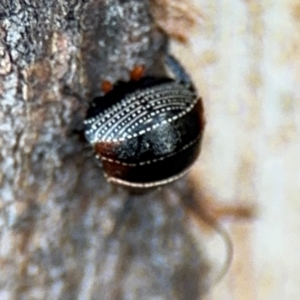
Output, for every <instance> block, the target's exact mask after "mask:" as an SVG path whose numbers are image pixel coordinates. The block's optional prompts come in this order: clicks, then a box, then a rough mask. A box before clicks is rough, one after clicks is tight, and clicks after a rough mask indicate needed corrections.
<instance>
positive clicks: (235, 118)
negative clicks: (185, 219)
mask: <svg viewBox="0 0 300 300" xmlns="http://www.w3.org/2000/svg"><path fill="white" fill-rule="evenodd" d="M198 4H199V7H200V8H201V11H202V13H203V15H204V16H205V23H204V24H203V26H202V30H201V31H200V32H199V33H198V34H194V35H193V37H190V39H189V43H188V45H189V46H190V47H189V48H187V45H184V46H182V45H178V44H177V45H174V48H173V49H174V51H175V53H176V54H177V56H179V57H181V58H184V59H183V61H184V62H185V63H186V67H187V68H188V69H189V70H191V72H192V74H193V77H194V80H195V81H196V82H197V84H198V88H199V90H200V93H201V94H202V95H203V98H204V101H205V108H206V115H207V132H206V136H205V139H204V144H203V152H202V155H201V157H200V159H199V161H198V164H197V166H195V168H194V169H193V172H192V177H193V181H197V180H199V181H200V182H201V187H202V190H203V187H204V188H205V190H206V193H207V194H209V195H211V196H214V198H215V199H217V200H219V201H222V200H223V203H224V204H225V203H229V204H234V203H243V204H247V203H254V204H256V205H257V208H258V216H257V218H256V219H254V220H252V221H250V222H249V221H247V222H243V223H240V222H234V223H232V222H230V223H229V222H226V223H225V224H227V226H226V227H228V228H229V229H230V232H231V236H232V238H233V243H234V249H235V250H234V260H233V264H232V266H231V268H230V270H229V272H228V274H227V275H226V276H225V278H224V280H223V281H222V282H221V283H220V284H219V285H218V286H216V287H215V288H214V289H212V291H211V293H210V294H209V295H207V297H206V298H205V299H214V300H219V299H222V300H226V299H228V300H229V299H230V300H233V299H237V300H243V299H245V300H254V299H255V300H256V299H258V300H274V299H292V300H296V299H299V295H300V289H299V287H300V281H299V280H300V277H299V273H300V264H299V262H300V252H299V249H300V238H299V228H300V218H299V215H300V159H299V153H300V138H299V136H300V132H299V120H300V104H299V103H300V102H299V80H300V76H299V45H300V39H299V29H300V27H299V11H300V10H299V7H300V5H299V1H290V0H289V1H275V0H272V1H204V0H203V1H198ZM187 49H188V50H187ZM223 224H224V223H223Z"/></svg>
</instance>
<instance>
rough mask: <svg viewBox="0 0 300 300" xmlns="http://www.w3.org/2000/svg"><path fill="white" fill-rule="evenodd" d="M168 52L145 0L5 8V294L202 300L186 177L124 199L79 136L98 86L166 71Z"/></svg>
mask: <svg viewBox="0 0 300 300" xmlns="http://www.w3.org/2000/svg"><path fill="white" fill-rule="evenodd" d="M166 46H167V38H166V37H165V36H164V35H163V34H162V33H161V32H160V31H159V30H158V29H157V28H156V26H155V23H154V21H153V18H152V16H151V15H150V3H149V2H148V1H146V0H143V1H141V0H127V1H124V0H123V1H121V0H119V1H117V0H90V1H78V0H77V1H70V0H68V1H67V0H61V1H49V0H32V1H27V0H24V1H21V0H16V1H8V0H4V1H3V0H2V1H1V2H0V147H1V148H0V151H1V152H0V153H1V156H0V165H1V170H2V172H1V176H0V184H1V188H0V205H1V218H0V262H1V267H0V299H2V300H3V299H26V300H28V299H51V300H53V299H64V300H68V299H70V300H74V299H80V300H85V299H95V300H96V299H103V300H106V299H143V300H145V299H191V300H192V299H199V298H200V297H201V294H202V293H203V291H204V286H206V275H207V272H208V269H209V266H208V263H207V262H206V260H205V258H204V257H203V254H202V253H201V249H200V248H201V246H199V245H198V244H199V243H198V242H196V241H195V235H194V234H193V233H192V231H191V227H192V225H191V222H190V218H189V215H187V212H186V210H185V209H184V208H183V206H182V205H181V204H180V200H181V199H182V198H184V197H189V196H188V195H190V189H189V185H188V184H187V179H182V180H180V181H179V182H177V183H175V184H172V185H170V186H167V187H165V188H163V189H160V190H152V191H149V192H147V193H145V194H140V195H130V194H129V192H128V191H126V190H124V189H122V188H119V187H114V186H111V185H109V184H108V183H106V181H105V180H104V177H103V174H102V171H101V168H99V167H98V166H97V164H96V163H95V160H94V159H93V157H92V156H91V155H90V149H89V147H87V146H88V145H87V144H86V142H85V141H84V139H83V138H82V123H83V119H84V116H85V111H86V108H87V105H88V103H89V101H90V99H92V97H93V96H95V95H97V94H99V93H101V89H100V86H101V82H102V81H103V80H109V81H111V82H116V81H117V80H120V79H122V80H128V79H129V72H130V70H132V68H133V67H134V66H136V65H145V66H146V70H147V72H148V73H151V74H155V73H160V72H163V64H162V61H163V56H164V54H165V51H166V49H167V47H166ZM127 199H131V201H130V203H131V206H130V209H128V212H127V213H126V211H125V210H124V209H125V208H124V203H125V201H126V200H127ZM116 224H117V225H118V224H119V225H118V226H119V227H118V230H117V231H116V232H115V233H114V234H113V235H111V234H110V233H111V231H112V228H114V227H115V225H116ZM200 239H201V238H200Z"/></svg>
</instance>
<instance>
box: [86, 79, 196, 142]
mask: <svg viewBox="0 0 300 300" xmlns="http://www.w3.org/2000/svg"><path fill="white" fill-rule="evenodd" d="M197 101H198V99H197V95H196V92H193V91H191V90H190V89H189V88H188V86H186V85H184V84H181V83H178V82H169V83H165V84H160V85H157V86H154V87H150V88H145V89H143V90H137V91H136V92H134V93H131V94H128V95H126V96H125V97H124V99H122V100H121V101H120V102H118V103H116V104H115V105H113V106H112V107H110V108H108V109H106V110H104V111H103V112H102V113H99V114H98V115H97V116H95V117H92V118H89V119H86V120H85V126H86V136H87V138H88V139H89V141H90V143H92V144H94V143H96V142H118V141H124V140H127V139H131V138H134V137H137V136H139V135H143V134H145V133H146V132H150V131H151V130H153V129H155V128H157V127H158V126H160V125H161V124H163V123H171V122H173V121H175V120H176V119H178V118H181V117H182V116H184V115H185V114H187V113H188V112H189V111H191V109H192V108H193V107H194V106H195V104H196V103H197ZM171 111H174V114H173V116H172V117H169V118H168V119H165V120H162V121H160V122H159V123H153V118H155V117H156V116H159V115H160V114H163V113H166V112H171ZM143 124H144V126H142V125H143ZM147 124H149V125H148V126H147ZM138 126H139V128H142V129H140V130H139V131H138V130H137V129H136V128H137V127H138Z"/></svg>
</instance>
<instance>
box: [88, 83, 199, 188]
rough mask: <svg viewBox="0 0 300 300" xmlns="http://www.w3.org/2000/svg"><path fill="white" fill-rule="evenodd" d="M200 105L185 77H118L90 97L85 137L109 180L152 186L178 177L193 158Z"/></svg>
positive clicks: (194, 157) (197, 136)
mask: <svg viewBox="0 0 300 300" xmlns="http://www.w3.org/2000/svg"><path fill="white" fill-rule="evenodd" d="M203 129H204V117H203V107H202V102H201V99H199V98H198V96H197V93H196V90H195V89H194V87H193V86H192V85H191V84H189V83H188V82H179V81H176V80H173V79H170V78H156V77H144V78H142V79H140V80H139V81H130V82H118V83H117V84H116V85H115V86H114V89H113V90H112V91H110V92H109V93H107V94H106V95H105V96H103V97H98V98H95V99H94V100H93V103H92V105H91V107H90V108H89V110H88V112H87V117H86V120H85V136H86V138H87V140H88V141H89V142H90V144H92V146H93V147H94V150H95V152H96V154H97V157H99V159H100V160H101V161H102V164H103V169H104V172H105V175H106V177H107V179H108V181H111V182H114V183H118V184H122V185H126V186H132V187H153V186H159V185H162V184H166V183H168V182H171V181H173V180H175V179H177V178H179V177H180V176H182V175H183V174H184V173H185V172H186V171H187V170H188V168H189V167H190V166H191V165H192V164H193V162H194V161H195V160H196V159H197V156H198V154H199V151H200V146H201V138H202V134H203Z"/></svg>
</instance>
